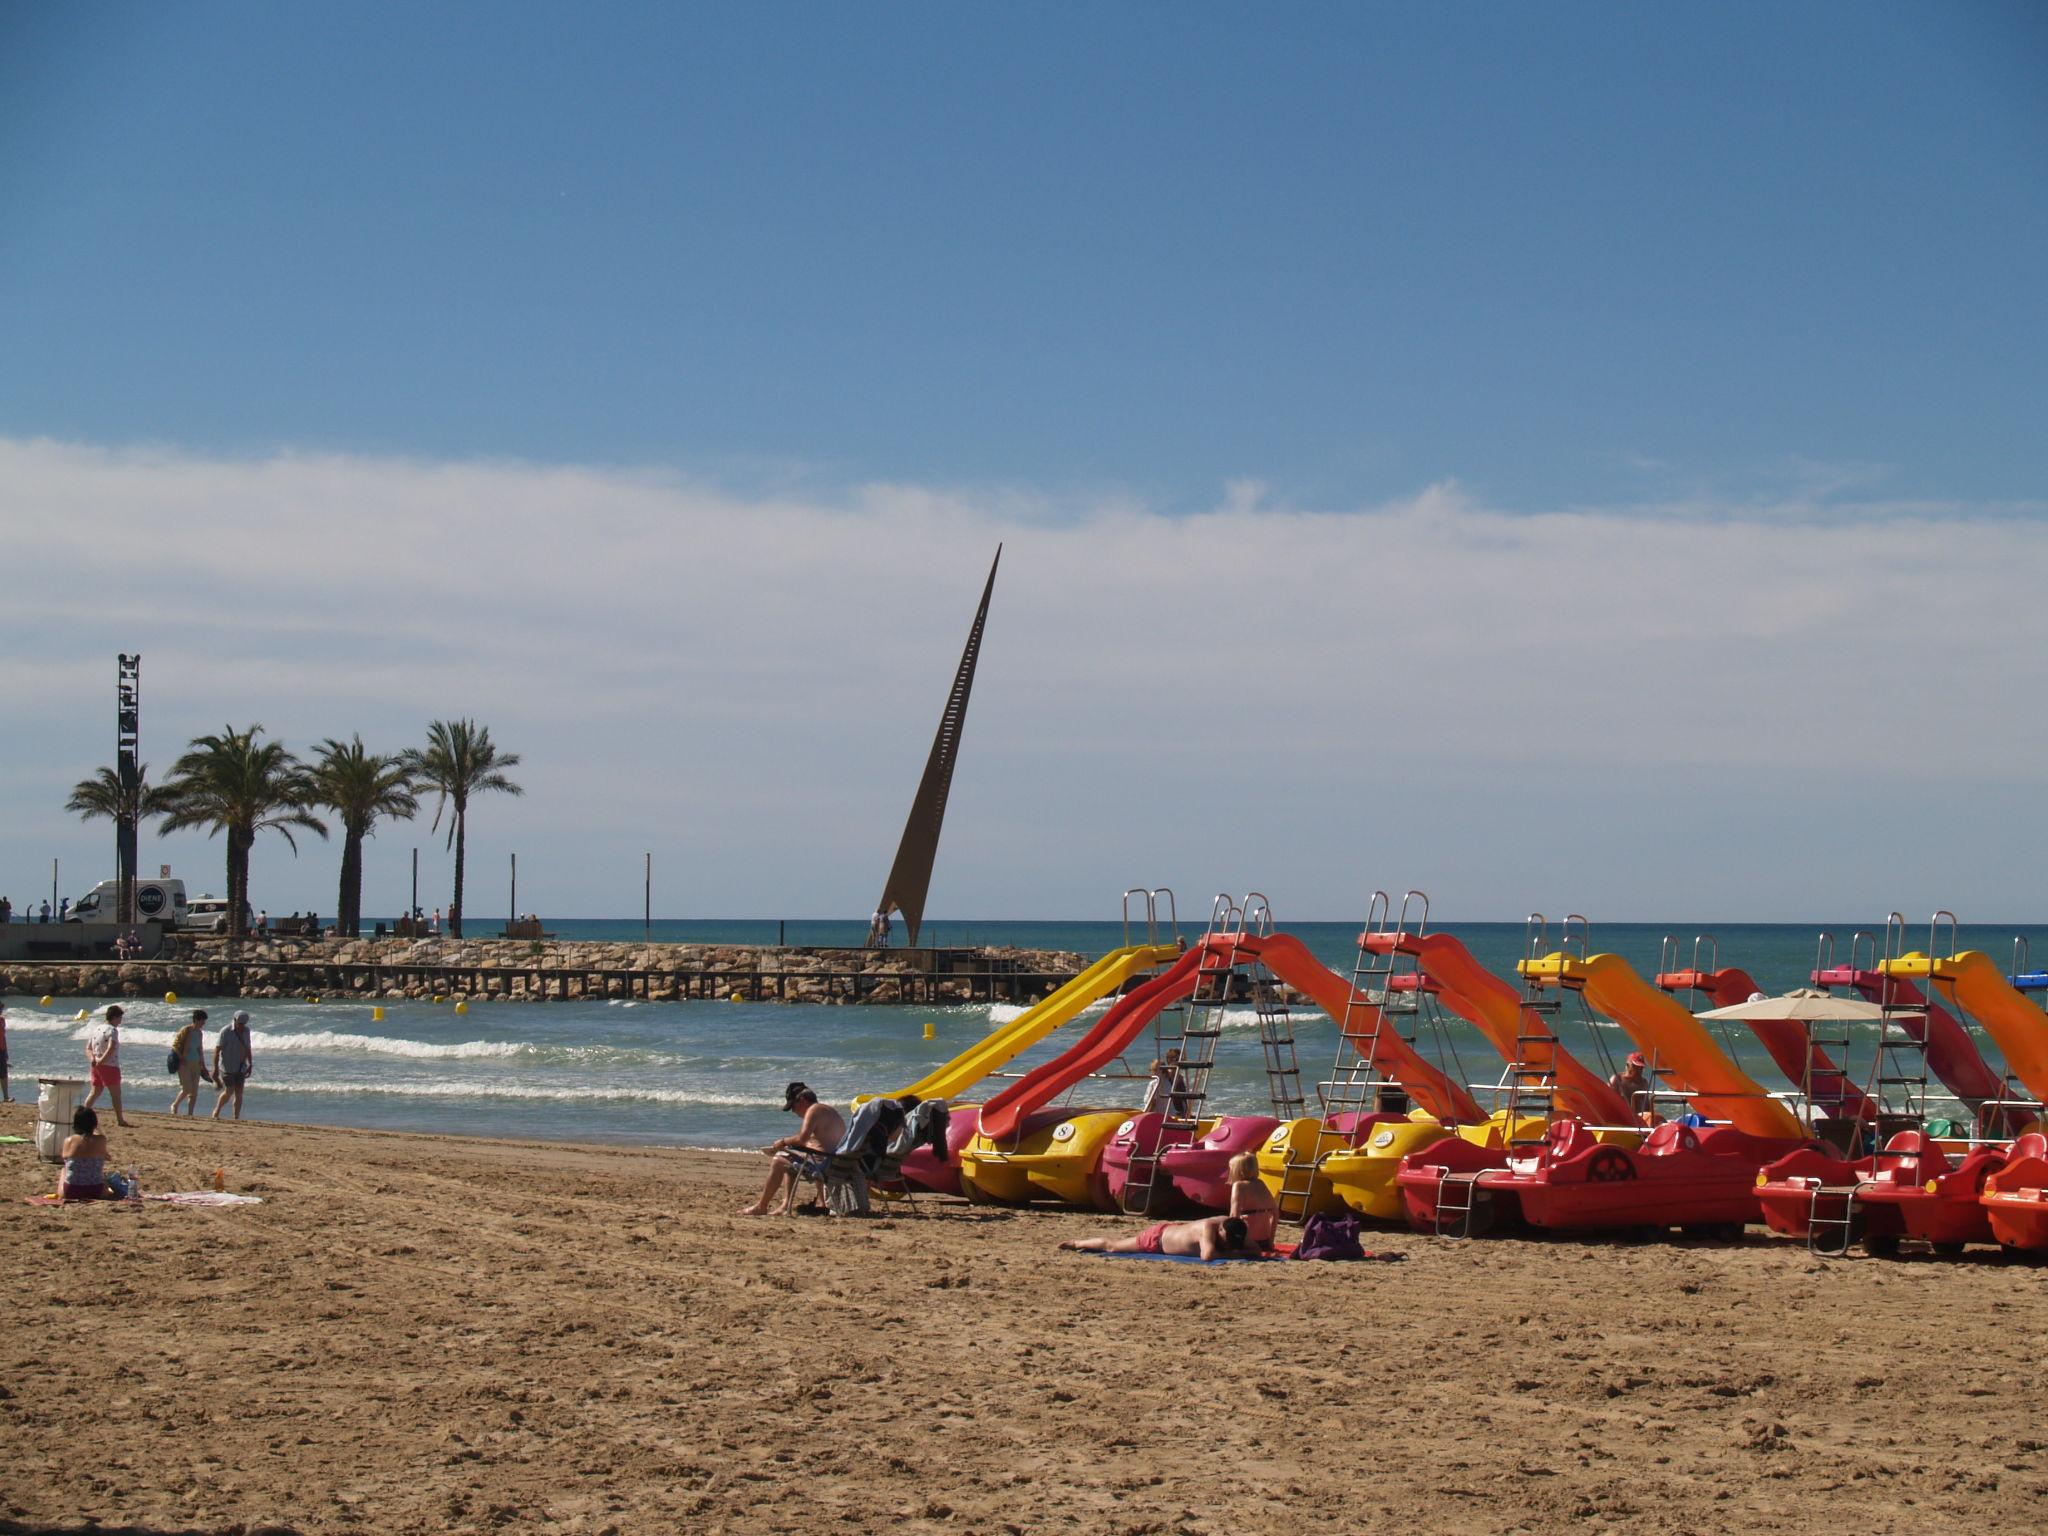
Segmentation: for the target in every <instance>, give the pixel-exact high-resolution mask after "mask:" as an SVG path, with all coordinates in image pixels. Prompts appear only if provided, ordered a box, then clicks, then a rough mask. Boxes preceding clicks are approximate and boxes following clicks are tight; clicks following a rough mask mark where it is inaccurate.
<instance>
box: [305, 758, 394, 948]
mask: <svg viewBox="0 0 2048 1536" xmlns="http://www.w3.org/2000/svg"><path fill="white" fill-rule="evenodd" d="M313 794H314V804H316V805H324V806H326V807H327V808H328V809H329V810H331V811H333V812H334V814H335V815H336V816H338V817H340V818H341V833H342V841H341V896H340V898H339V900H338V901H337V903H336V905H335V911H336V913H337V914H338V917H337V920H336V922H335V927H336V928H337V929H338V930H339V931H340V932H342V933H345V934H347V935H348V936H349V937H351V938H354V937H355V936H356V935H357V934H359V933H361V932H362V926H363V839H364V838H366V837H368V836H370V835H371V833H372V831H373V829H374V828H375V827H376V825H377V818H378V817H380V816H388V817H390V818H391V819H393V820H394V821H410V820H411V819H412V818H413V817H415V816H417V815H418V814H419V811H420V803H419V801H418V800H417V799H415V798H414V797H413V792H412V773H411V771H410V770H409V769H408V768H407V767H406V759H405V754H404V753H398V754H396V755H394V756H391V757H380V756H378V755H376V754H375V753H370V752H365V751H364V750H363V738H362V737H361V736H357V737H355V738H354V739H353V740H350V741H346V742H343V741H336V740H335V739H334V738H333V737H332V736H330V737H328V738H327V740H325V741H323V742H321V743H320V761H319V762H317V763H315V764H314V765H313Z"/></svg>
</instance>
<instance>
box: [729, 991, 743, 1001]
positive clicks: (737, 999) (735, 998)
mask: <svg viewBox="0 0 2048 1536" xmlns="http://www.w3.org/2000/svg"><path fill="white" fill-rule="evenodd" d="M739 1000H740V995H739V993H737V992H735V993H733V994H732V995H731V996H730V997H728V998H727V999H726V1001H727V1002H728V1003H736V1002H738V1001H739Z"/></svg>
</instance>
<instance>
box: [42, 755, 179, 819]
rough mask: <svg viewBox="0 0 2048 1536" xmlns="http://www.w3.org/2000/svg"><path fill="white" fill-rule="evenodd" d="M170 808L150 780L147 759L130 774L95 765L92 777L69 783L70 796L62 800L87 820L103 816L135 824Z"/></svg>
mask: <svg viewBox="0 0 2048 1536" xmlns="http://www.w3.org/2000/svg"><path fill="white" fill-rule="evenodd" d="M170 808H171V807H170V800H169V797H168V796H167V795H166V794H165V793H164V791H162V790H161V789H157V788H155V787H154V786H153V785H151V783H150V782H149V764H147V763H143V764H140V765H139V766H138V767H137V768H136V769H135V772H134V775H133V777H132V778H125V777H124V776H123V775H122V773H121V772H120V770H119V769H116V768H97V769H95V770H93V776H92V777H91V778H89V779H80V780H79V781H78V783H77V784H75V785H73V786H72V790H71V798H70V799H69V800H66V801H65V802H64V809H65V810H67V811H70V812H72V813H73V814H74V815H77V816H82V817H84V818H85V819H86V820H87V821H91V820H92V819H93V818H94V817H95V816H104V817H106V818H107V819H108V820H109V821H116V822H118V821H121V820H123V819H127V820H132V821H134V822H135V823H136V824H137V825H138V826H139V825H141V824H142V823H143V822H144V821H146V820H148V819H149V818H150V817H152V816H161V815H163V814H164V813H165V812H166V811H168V810H169V809H170Z"/></svg>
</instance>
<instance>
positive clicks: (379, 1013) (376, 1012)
mask: <svg viewBox="0 0 2048 1536" xmlns="http://www.w3.org/2000/svg"><path fill="white" fill-rule="evenodd" d="M370 1022H371V1023H372V1024H382V1023H383V1022H384V1010H383V1009H382V1008H372V1009H371V1010H370Z"/></svg>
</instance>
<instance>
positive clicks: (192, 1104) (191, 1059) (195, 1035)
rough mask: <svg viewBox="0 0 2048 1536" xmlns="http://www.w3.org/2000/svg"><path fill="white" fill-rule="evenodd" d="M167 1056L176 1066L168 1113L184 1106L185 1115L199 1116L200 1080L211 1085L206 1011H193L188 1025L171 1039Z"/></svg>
mask: <svg viewBox="0 0 2048 1536" xmlns="http://www.w3.org/2000/svg"><path fill="white" fill-rule="evenodd" d="M171 1056H172V1058H173V1059H174V1060H175V1061H176V1062H177V1064H178V1096H177V1097H176V1098H175V1099H173V1100H171V1113H172V1114H174V1115H175V1114H176V1113H177V1112H178V1106H179V1105H180V1104H183V1105H184V1106H185V1113H186V1114H188V1115H196V1114H198V1113H199V1084H200V1081H201V1079H204V1080H205V1081H207V1082H212V1081H213V1078H212V1076H211V1074H209V1073H208V1072H207V1070H206V1010H205V1009H204V1008H194V1009H193V1010H192V1022H191V1023H189V1024H187V1025H186V1026H185V1027H184V1028H183V1029H181V1030H179V1031H178V1032H177V1033H176V1034H175V1035H173V1036H171Z"/></svg>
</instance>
